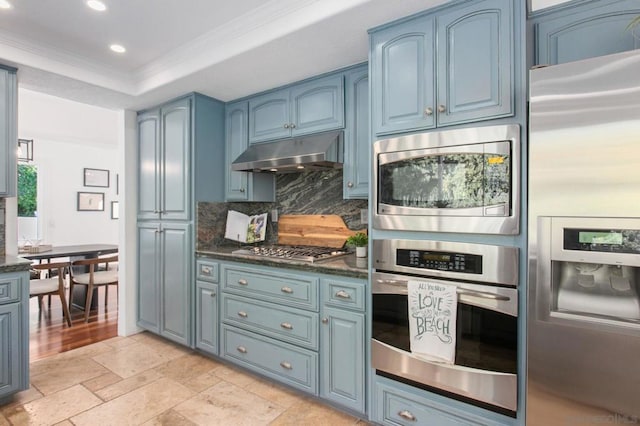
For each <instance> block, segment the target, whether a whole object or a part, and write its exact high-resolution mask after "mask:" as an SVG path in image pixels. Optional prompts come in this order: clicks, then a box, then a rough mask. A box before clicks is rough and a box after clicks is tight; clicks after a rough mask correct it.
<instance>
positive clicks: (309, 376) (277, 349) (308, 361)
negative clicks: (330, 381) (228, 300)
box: [222, 325, 318, 395]
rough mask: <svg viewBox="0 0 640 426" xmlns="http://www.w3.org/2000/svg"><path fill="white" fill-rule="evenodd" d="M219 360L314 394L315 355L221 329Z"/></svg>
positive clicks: (293, 347)
mask: <svg viewBox="0 0 640 426" xmlns="http://www.w3.org/2000/svg"><path fill="white" fill-rule="evenodd" d="M222 356H223V357H224V358H227V359H230V360H233V361H236V362H237V363H238V364H240V365H243V366H245V367H247V368H249V369H251V370H255V371H258V372H260V373H262V374H264V375H266V376H269V377H271V378H273V379H275V380H279V381H281V382H285V383H287V384H289V385H291V386H294V387H296V388H299V389H302V390H305V391H307V392H310V393H312V394H314V395H317V394H318V385H317V372H318V354H317V353H315V352H312V351H309V350H306V349H302V348H298V347H296V346H293V345H289V344H287V343H282V342H278V341H276V340H273V339H269V338H268V337H263V336H259V335H256V334H253V333H250V332H247V331H242V330H238V329H235V328H233V327H229V326H226V325H223V326H222Z"/></svg>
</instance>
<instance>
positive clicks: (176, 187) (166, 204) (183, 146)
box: [143, 98, 192, 220]
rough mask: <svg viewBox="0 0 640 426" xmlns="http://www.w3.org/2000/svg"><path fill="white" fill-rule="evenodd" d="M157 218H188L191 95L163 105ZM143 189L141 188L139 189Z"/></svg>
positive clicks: (189, 208)
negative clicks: (158, 211)
mask: <svg viewBox="0 0 640 426" xmlns="http://www.w3.org/2000/svg"><path fill="white" fill-rule="evenodd" d="M160 113H161V123H162V127H161V141H162V151H163V156H162V170H161V173H160V176H161V180H162V182H161V185H160V187H161V188H162V190H161V194H160V217H161V218H162V219H176V220H189V219H190V218H191V200H192V198H191V98H187V99H181V100H179V101H176V102H174V103H172V104H169V105H167V106H166V107H163V108H162V109H161V110H160ZM144 190H145V189H144V188H143V191H144Z"/></svg>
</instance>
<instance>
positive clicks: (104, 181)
mask: <svg viewBox="0 0 640 426" xmlns="http://www.w3.org/2000/svg"><path fill="white" fill-rule="evenodd" d="M84 186H97V187H101V188H108V187H109V170H102V169H88V168H86V167H85V169H84Z"/></svg>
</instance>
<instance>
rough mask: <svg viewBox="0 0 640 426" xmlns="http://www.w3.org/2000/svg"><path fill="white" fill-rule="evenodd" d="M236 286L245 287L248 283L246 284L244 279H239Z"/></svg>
mask: <svg viewBox="0 0 640 426" xmlns="http://www.w3.org/2000/svg"><path fill="white" fill-rule="evenodd" d="M238 284H240V285H247V284H249V283H248V282H247V280H245V279H244V278H240V279H239V280H238Z"/></svg>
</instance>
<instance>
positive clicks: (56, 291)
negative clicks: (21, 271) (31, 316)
mask: <svg viewBox="0 0 640 426" xmlns="http://www.w3.org/2000/svg"><path fill="white" fill-rule="evenodd" d="M69 266H70V263H69V262H56V263H42V264H40V265H32V266H31V268H33V269H34V270H35V271H38V272H40V271H43V270H49V271H52V270H57V271H58V274H57V276H54V277H50V278H43V279H32V280H29V297H30V298H31V297H36V296H37V297H38V310H42V303H43V300H42V298H43V297H44V296H49V308H51V296H52V295H53V296H55V295H58V296H60V302H61V303H62V314H63V316H64V319H65V320H66V321H67V325H68V326H69V327H71V315H70V314H69V307H68V306H67V299H66V296H65V288H64V284H65V280H66V274H67V270H68V268H69Z"/></svg>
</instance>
